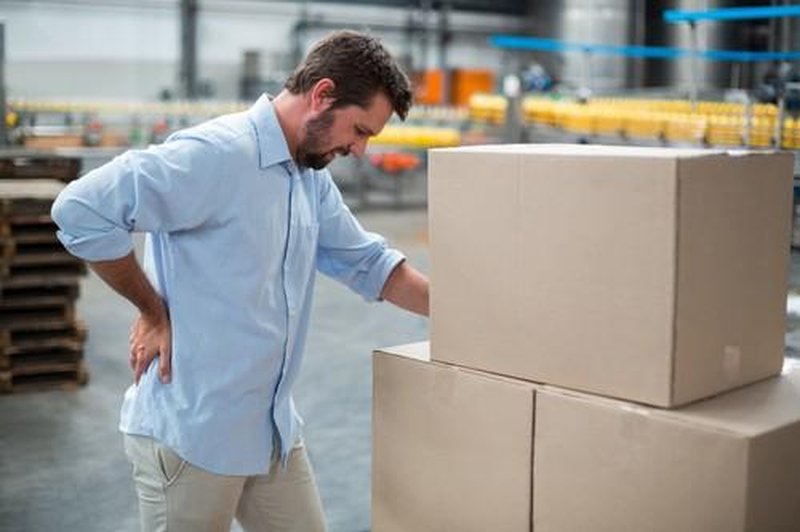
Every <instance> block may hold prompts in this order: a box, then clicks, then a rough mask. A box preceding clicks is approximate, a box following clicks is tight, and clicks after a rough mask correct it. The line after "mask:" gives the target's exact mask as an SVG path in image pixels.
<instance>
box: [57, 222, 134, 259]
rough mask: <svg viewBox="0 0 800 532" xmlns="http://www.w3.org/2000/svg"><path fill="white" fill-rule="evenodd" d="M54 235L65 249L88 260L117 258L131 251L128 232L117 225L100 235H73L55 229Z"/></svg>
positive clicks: (131, 243) (130, 239)
mask: <svg viewBox="0 0 800 532" xmlns="http://www.w3.org/2000/svg"><path fill="white" fill-rule="evenodd" d="M56 236H57V237H58V240H59V241H60V242H61V244H63V245H64V247H65V248H66V249H67V251H69V252H70V253H71V254H73V255H75V256H76V257H78V258H81V259H83V260H86V261H90V262H93V261H101V260H115V259H119V258H122V257H124V256H125V255H127V254H128V253H130V252H131V251H133V238H132V237H131V235H130V233H128V232H127V231H125V230H123V229H120V228H117V227H115V228H114V229H112V230H110V231H109V232H107V233H103V234H102V235H94V236H73V235H70V234H67V233H65V232H63V231H57V232H56Z"/></svg>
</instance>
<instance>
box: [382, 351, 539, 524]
mask: <svg viewBox="0 0 800 532" xmlns="http://www.w3.org/2000/svg"><path fill="white" fill-rule="evenodd" d="M427 351H428V346H427V343H425V344H414V345H411V346H401V347H396V348H390V349H383V350H381V351H376V352H375V357H374V359H373V364H374V365H373V376H374V381H373V418H372V421H373V459H372V469H373V474H372V530H374V531H375V532H409V531H413V532H453V531H459V532H471V531H474V532H487V531H490V530H491V531H492V532H505V531H507V532H528V531H530V526H531V502H532V498H531V496H532V494H531V466H532V453H531V450H532V449H531V446H532V434H533V432H532V431H533V408H534V403H533V398H534V394H533V386H532V385H531V384H529V383H525V382H522V381H513V380H511V379H504V378H499V377H496V376H494V375H489V374H485V373H480V372H476V371H472V370H468V369H463V368H458V367H455V366H448V365H445V364H438V363H432V362H430V361H428V354H427Z"/></svg>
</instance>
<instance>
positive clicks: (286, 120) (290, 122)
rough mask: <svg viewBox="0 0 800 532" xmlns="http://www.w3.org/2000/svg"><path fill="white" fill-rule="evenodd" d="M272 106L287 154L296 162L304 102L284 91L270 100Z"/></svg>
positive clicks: (296, 95) (300, 98) (301, 97)
mask: <svg viewBox="0 0 800 532" xmlns="http://www.w3.org/2000/svg"><path fill="white" fill-rule="evenodd" d="M272 106H273V108H274V109H275V116H276V117H277V118H278V124H280V126H281V130H283V136H284V137H285V138H286V145H287V146H288V147H289V153H290V154H291V155H292V159H294V160H297V145H298V143H299V142H300V133H301V132H300V130H301V127H302V123H303V116H304V114H305V111H306V107H305V100H304V98H303V96H302V95H300V94H292V93H291V92H289V91H287V90H286V89H284V90H282V91H281V92H280V93H279V94H278V95H277V96H275V98H273V99H272Z"/></svg>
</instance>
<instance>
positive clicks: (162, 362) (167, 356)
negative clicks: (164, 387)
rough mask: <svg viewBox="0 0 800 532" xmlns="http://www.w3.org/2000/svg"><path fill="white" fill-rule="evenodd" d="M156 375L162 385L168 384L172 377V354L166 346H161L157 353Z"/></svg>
mask: <svg viewBox="0 0 800 532" xmlns="http://www.w3.org/2000/svg"><path fill="white" fill-rule="evenodd" d="M158 375H159V377H161V382H163V383H164V384H167V383H169V381H170V380H171V377H172V353H170V350H169V345H168V344H165V345H162V346H161V350H160V351H159V353H158Z"/></svg>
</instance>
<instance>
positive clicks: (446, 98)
mask: <svg viewBox="0 0 800 532" xmlns="http://www.w3.org/2000/svg"><path fill="white" fill-rule="evenodd" d="M451 37H452V34H451V32H450V2H444V3H442V5H441V7H440V8H439V65H438V66H439V68H440V69H441V71H442V94H440V99H439V101H440V102H442V103H443V104H447V103H449V102H450V83H451V79H450V70H449V69H448V68H447V48H448V46H450V40H451Z"/></svg>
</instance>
